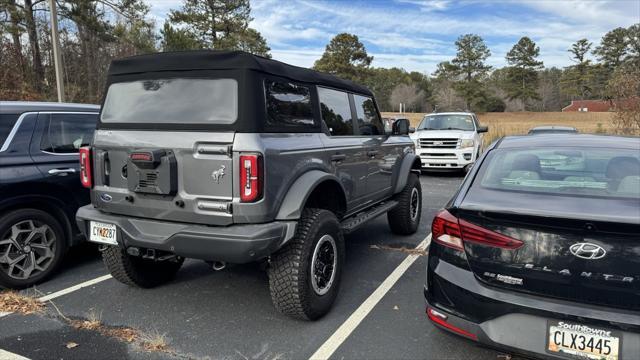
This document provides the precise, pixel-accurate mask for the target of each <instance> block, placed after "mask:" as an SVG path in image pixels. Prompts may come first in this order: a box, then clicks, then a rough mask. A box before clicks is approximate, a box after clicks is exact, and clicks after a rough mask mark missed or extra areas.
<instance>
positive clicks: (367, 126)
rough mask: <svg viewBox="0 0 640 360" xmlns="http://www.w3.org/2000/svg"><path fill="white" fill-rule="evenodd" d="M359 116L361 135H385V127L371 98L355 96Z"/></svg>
mask: <svg viewBox="0 0 640 360" xmlns="http://www.w3.org/2000/svg"><path fill="white" fill-rule="evenodd" d="M353 100H354V102H355V105H356V114H357V115H358V127H359V128H360V135H383V134H384V125H382V120H380V116H378V111H377V110H376V105H375V103H374V102H373V99H372V98H370V97H365V96H360V95H353Z"/></svg>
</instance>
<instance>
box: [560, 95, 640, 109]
mask: <svg viewBox="0 0 640 360" xmlns="http://www.w3.org/2000/svg"><path fill="white" fill-rule="evenodd" d="M639 101H640V99H638V98H633V99H626V100H572V101H571V104H569V105H567V106H565V107H563V108H562V112H570V111H580V112H587V111H589V112H607V111H615V109H616V107H617V106H623V107H628V106H631V105H632V104H634V105H637V104H638V102H639Z"/></svg>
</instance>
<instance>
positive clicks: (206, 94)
mask: <svg viewBox="0 0 640 360" xmlns="http://www.w3.org/2000/svg"><path fill="white" fill-rule="evenodd" d="M237 117H238V82H237V81H236V80H234V79H193V78H189V79H185V78H174V79H154V80H138V81H132V82H121V83H113V84H111V85H110V86H109V89H108V90H107V96H106V98H105V101H104V107H103V109H102V115H101V118H100V119H101V121H102V122H103V123H161V124H175V123H189V124H231V123H233V122H235V121H236V119H237Z"/></svg>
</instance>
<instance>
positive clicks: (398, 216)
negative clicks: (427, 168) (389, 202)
mask: <svg viewBox="0 0 640 360" xmlns="http://www.w3.org/2000/svg"><path fill="white" fill-rule="evenodd" d="M396 200H397V201H398V206H396V207H395V208H393V209H392V210H390V211H389V212H388V213H387V221H388V222H389V227H390V228H391V231H392V232H393V233H394V234H399V235H410V234H413V233H415V232H416V231H417V230H418V225H420V215H421V214H422V187H421V186H420V179H419V178H418V175H416V174H413V173H411V174H409V178H408V179H407V184H406V185H405V186H404V189H402V191H401V192H400V193H399V194H398V195H396Z"/></svg>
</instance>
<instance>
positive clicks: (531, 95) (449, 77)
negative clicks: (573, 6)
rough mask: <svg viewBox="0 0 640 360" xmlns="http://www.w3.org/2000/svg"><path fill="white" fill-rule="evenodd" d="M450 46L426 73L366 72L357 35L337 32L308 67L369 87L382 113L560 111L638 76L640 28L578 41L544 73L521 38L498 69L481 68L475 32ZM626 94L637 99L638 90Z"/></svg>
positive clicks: (603, 96)
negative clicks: (560, 64)
mask: <svg viewBox="0 0 640 360" xmlns="http://www.w3.org/2000/svg"><path fill="white" fill-rule="evenodd" d="M454 45H455V47H456V56H455V57H454V58H453V59H451V60H450V61H444V62H441V63H439V64H438V65H437V69H436V71H435V72H433V73H432V74H431V76H429V75H427V74H423V73H419V72H407V71H405V70H403V69H400V68H391V69H387V68H375V67H372V66H371V62H372V60H373V57H371V56H369V55H368V54H367V52H366V49H365V47H364V45H363V44H362V43H361V42H360V41H359V39H358V37H357V36H356V35H353V34H346V33H343V34H338V35H337V36H335V37H334V38H333V39H332V40H331V42H330V43H329V44H328V45H327V47H326V49H325V52H324V54H323V55H322V57H321V58H320V59H319V60H318V61H316V62H315V64H314V68H315V69H317V70H321V71H326V72H331V73H334V74H336V75H338V76H340V77H344V78H347V79H351V80H354V81H357V82H361V83H364V84H366V85H368V86H369V87H370V88H371V89H372V90H373V91H374V93H375V94H376V97H377V99H378V105H379V107H380V108H381V109H382V110H383V111H397V110H398V105H399V104H400V103H403V104H405V108H406V109H407V111H415V112H427V111H432V110H438V111H447V110H448V111H455V110H473V111H477V112H487V111H498V112H499V111H505V110H506V111H560V110H561V109H562V108H563V107H564V106H566V105H568V104H569V103H570V101H571V100H584V99H599V100H612V99H616V98H617V97H618V96H619V91H618V92H616V90H614V89H615V88H616V84H614V83H613V82H614V81H619V80H620V79H625V78H633V77H637V76H638V74H640V24H634V25H632V26H630V27H629V28H621V27H620V28H616V29H613V30H611V31H609V32H608V33H606V34H605V35H604V36H603V38H602V39H601V40H600V43H599V44H598V45H596V46H594V44H593V42H591V41H589V40H587V39H580V40H578V41H576V42H575V43H574V44H572V45H571V47H570V48H569V49H568V50H567V51H568V53H569V56H570V58H571V60H572V62H573V64H572V65H570V66H567V67H565V68H562V69H560V68H557V67H551V68H545V67H544V64H543V62H542V61H540V60H539V59H538V58H539V55H540V47H539V46H538V45H537V44H536V43H535V42H534V41H533V40H531V39H530V38H529V37H527V36H524V37H522V38H521V39H520V40H519V41H518V42H517V43H516V44H514V45H513V47H512V48H511V49H510V50H509V52H507V54H506V56H505V60H506V63H507V66H505V67H502V68H497V69H494V68H492V67H491V66H489V65H487V59H488V58H489V57H490V56H491V50H490V49H489V48H488V46H487V45H486V44H485V42H484V40H483V39H482V37H480V36H479V35H476V34H466V35H462V36H460V37H459V38H458V39H457V40H456V41H455V44H454ZM590 54H592V55H593V56H595V57H596V59H597V61H595V62H593V61H592V60H590V58H589V55H590ZM639 90H640V89H639ZM632 94H635V95H633V96H635V97H637V96H639V95H640V93H638V90H635V92H633V91H632Z"/></svg>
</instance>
